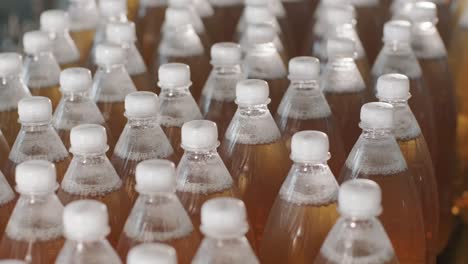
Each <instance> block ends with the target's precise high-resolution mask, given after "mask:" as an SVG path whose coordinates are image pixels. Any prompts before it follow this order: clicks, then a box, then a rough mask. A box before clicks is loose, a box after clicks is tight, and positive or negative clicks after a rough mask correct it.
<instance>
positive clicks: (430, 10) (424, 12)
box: [409, 1, 437, 22]
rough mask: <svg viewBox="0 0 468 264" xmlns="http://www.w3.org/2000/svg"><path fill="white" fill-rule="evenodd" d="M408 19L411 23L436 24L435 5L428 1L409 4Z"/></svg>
mask: <svg viewBox="0 0 468 264" xmlns="http://www.w3.org/2000/svg"><path fill="white" fill-rule="evenodd" d="M409 18H410V19H411V21H412V22H437V5H436V4H434V3H433V2H430V1H417V2H414V3H412V4H411V7H410V9H409Z"/></svg>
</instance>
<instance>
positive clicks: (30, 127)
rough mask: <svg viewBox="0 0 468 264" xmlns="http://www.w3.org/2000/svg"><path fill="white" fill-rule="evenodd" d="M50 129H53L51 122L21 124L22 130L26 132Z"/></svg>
mask: <svg viewBox="0 0 468 264" xmlns="http://www.w3.org/2000/svg"><path fill="white" fill-rule="evenodd" d="M50 128H52V123H51V120H48V121H45V122H38V123H32V122H21V130H23V131H26V132H41V131H47V130H48V129H50Z"/></svg>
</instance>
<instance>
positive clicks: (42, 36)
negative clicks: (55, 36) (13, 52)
mask: <svg viewBox="0 0 468 264" xmlns="http://www.w3.org/2000/svg"><path fill="white" fill-rule="evenodd" d="M23 48H24V52H25V53H27V54H36V53H39V52H44V51H51V50H52V42H51V41H50V39H49V36H48V35H47V33H45V32H43V31H38V30H37V31H29V32H26V33H24V35H23Z"/></svg>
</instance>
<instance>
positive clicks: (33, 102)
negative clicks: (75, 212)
mask: <svg viewBox="0 0 468 264" xmlns="http://www.w3.org/2000/svg"><path fill="white" fill-rule="evenodd" d="M18 116H19V120H20V122H25V123H43V122H49V121H50V120H51V119H52V103H51V102H50V99H49V98H47V97H43V96H30V97H26V98H23V99H21V100H20V101H19V102H18Z"/></svg>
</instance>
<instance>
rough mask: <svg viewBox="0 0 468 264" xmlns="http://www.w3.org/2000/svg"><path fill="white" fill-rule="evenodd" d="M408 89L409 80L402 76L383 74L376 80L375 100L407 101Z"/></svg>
mask: <svg viewBox="0 0 468 264" xmlns="http://www.w3.org/2000/svg"><path fill="white" fill-rule="evenodd" d="M409 89H410V83H409V79H408V77H406V76H405V75H403V74H398V73H390V74H385V75H382V76H380V77H379V79H378V80H377V98H379V99H381V100H389V101H392V100H407V99H408V98H409V95H410V94H409Z"/></svg>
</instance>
